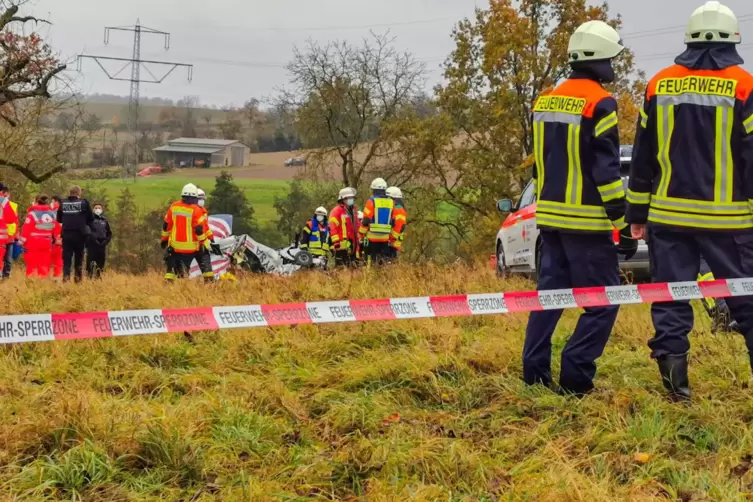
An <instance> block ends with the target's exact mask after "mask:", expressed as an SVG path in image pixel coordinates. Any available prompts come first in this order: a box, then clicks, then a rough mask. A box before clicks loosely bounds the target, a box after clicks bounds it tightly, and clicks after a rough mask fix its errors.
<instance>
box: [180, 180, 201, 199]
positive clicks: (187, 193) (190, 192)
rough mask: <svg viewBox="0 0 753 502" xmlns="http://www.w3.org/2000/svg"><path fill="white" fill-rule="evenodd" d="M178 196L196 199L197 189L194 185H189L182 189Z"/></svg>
mask: <svg viewBox="0 0 753 502" xmlns="http://www.w3.org/2000/svg"><path fill="white" fill-rule="evenodd" d="M180 195H181V196H182V197H198V196H199V189H198V188H196V185H194V184H193V183H189V184H187V185H185V186H184V187H183V191H182V192H181V194H180Z"/></svg>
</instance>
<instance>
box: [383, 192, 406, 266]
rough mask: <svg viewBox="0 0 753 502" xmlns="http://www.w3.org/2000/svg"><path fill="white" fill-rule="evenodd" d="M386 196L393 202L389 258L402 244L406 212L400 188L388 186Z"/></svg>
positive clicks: (395, 254) (392, 256)
mask: <svg viewBox="0 0 753 502" xmlns="http://www.w3.org/2000/svg"><path fill="white" fill-rule="evenodd" d="M387 197H389V198H390V199H392V200H393V201H394V202H395V210H394V211H393V212H392V233H391V234H390V258H393V259H395V258H397V254H398V253H399V252H400V248H401V247H402V246H403V237H404V236H405V226H406V225H407V224H408V213H407V211H406V210H405V203H404V202H403V191H402V190H400V189H399V188H398V187H388V188H387Z"/></svg>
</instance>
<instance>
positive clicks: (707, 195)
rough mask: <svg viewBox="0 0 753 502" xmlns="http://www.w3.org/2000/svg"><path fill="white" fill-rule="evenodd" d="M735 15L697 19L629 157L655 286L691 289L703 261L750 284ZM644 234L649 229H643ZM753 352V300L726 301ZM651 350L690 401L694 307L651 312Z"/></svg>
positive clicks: (699, 13) (748, 181) (750, 191)
mask: <svg viewBox="0 0 753 502" xmlns="http://www.w3.org/2000/svg"><path fill="white" fill-rule="evenodd" d="M739 42H740V34H739V29H738V22H737V19H736V18H735V15H734V13H733V12H732V11H731V10H730V9H729V8H727V7H725V6H724V5H721V4H720V3H719V2H707V3H706V4H705V5H703V6H702V7H699V8H698V9H696V10H695V12H693V14H692V15H691V17H690V21H689V23H688V28H687V31H686V35H685V43H686V44H687V48H686V50H685V52H683V53H682V54H681V55H679V56H678V57H677V58H676V59H675V63H676V64H675V65H673V66H670V67H668V68H666V69H664V70H662V71H660V72H659V73H658V74H657V75H656V76H655V77H654V78H652V79H651V81H650V82H649V84H648V88H647V90H646V99H645V102H644V104H643V109H642V110H641V116H640V118H639V127H638V132H637V134H636V139H635V146H634V149H633V162H632V166H631V169H630V185H629V190H628V203H629V204H628V211H627V221H628V222H629V223H631V229H632V235H633V237H635V238H643V237H645V236H646V234H647V235H648V238H649V239H648V245H649V259H650V261H651V276H652V279H653V280H654V281H657V282H672V281H693V280H696V278H697V277H698V272H699V268H700V262H701V256H703V258H705V259H706V261H707V262H708V265H709V268H710V269H711V271H712V272H713V274H714V276H716V277H717V278H718V279H728V278H738V277H751V276H752V275H753V214H752V213H751V205H752V204H753V178H752V177H751V174H753V98H751V92H752V91H753V76H751V75H750V74H749V73H748V72H747V71H745V70H743V69H742V68H741V67H740V66H739V65H741V64H742V63H743V60H742V58H740V56H739V55H738V53H737V50H736V48H735V44H738V43H739ZM647 225H648V226H647ZM727 304H728V305H729V308H730V311H731V312H732V316H733V317H734V319H735V320H736V321H737V322H738V323H739V327H740V330H741V331H742V333H743V335H744V336H745V340H746V345H747V347H748V351H749V352H751V351H753V297H750V296H746V297H732V298H728V299H727ZM651 316H652V318H653V321H654V328H655V330H656V333H655V336H654V338H652V339H651V340H650V341H649V343H648V345H649V347H650V348H651V357H652V358H653V359H655V360H656V361H657V362H658V366H659V371H660V373H661V377H662V381H663V383H664V386H665V388H666V389H667V391H669V397H670V398H671V399H673V400H687V399H690V385H689V382H688V352H689V350H690V343H689V341H688V333H689V332H690V330H691V329H692V328H693V310H692V307H691V306H690V303H689V302H687V301H683V302H669V303H666V302H665V303H655V304H653V306H652V308H651Z"/></svg>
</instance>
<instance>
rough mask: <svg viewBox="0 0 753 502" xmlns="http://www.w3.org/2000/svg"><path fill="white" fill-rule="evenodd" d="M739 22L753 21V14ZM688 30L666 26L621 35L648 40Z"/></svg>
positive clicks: (624, 38)
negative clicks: (647, 38) (648, 38)
mask: <svg viewBox="0 0 753 502" xmlns="http://www.w3.org/2000/svg"><path fill="white" fill-rule="evenodd" d="M737 20H738V21H739V22H741V23H744V22H748V21H753V13H751V14H744V15H742V16H738V18H737ZM686 28H687V25H684V24H682V25H675V26H665V27H663V28H652V29H649V30H640V31H633V32H627V33H621V34H620V35H621V36H622V39H623V40H626V39H636V38H646V37H654V36H659V35H668V34H670V33H678V32H682V31H685V30H686Z"/></svg>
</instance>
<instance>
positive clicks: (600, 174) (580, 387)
mask: <svg viewBox="0 0 753 502" xmlns="http://www.w3.org/2000/svg"><path fill="white" fill-rule="evenodd" d="M622 50H623V45H622V41H621V40H620V36H619V35H618V33H617V32H616V31H615V30H614V29H613V28H612V27H610V26H609V25H607V24H606V23H603V22H601V21H589V22H587V23H585V24H583V25H581V26H580V27H579V28H578V29H577V30H576V31H575V33H574V34H573V35H572V37H571V38H570V42H569V45H568V53H569V59H570V66H571V68H572V74H571V75H570V77H569V78H568V79H567V80H566V81H565V82H563V83H562V84H561V85H559V86H557V88H555V89H554V90H553V91H552V92H551V93H549V94H546V95H543V96H541V97H539V99H538V100H537V101H536V104H535V105H534V114H533V130H534V135H533V138H534V156H535V168H534V181H535V183H536V190H537V197H538V202H537V207H536V223H537V225H538V227H539V229H540V230H541V233H540V236H541V255H540V257H541V265H540V269H539V280H538V286H537V287H538V289H539V290H547V289H564V288H572V287H590V286H613V285H618V284H619V282H620V276H619V265H618V261H617V253H618V248H617V247H616V246H615V245H614V240H613V237H612V235H613V229H614V227H617V228H618V229H620V231H621V232H622V233H621V235H622V239H621V242H622V243H623V247H622V250H623V251H624V252H625V253H626V254H630V253H633V254H634V253H635V249H637V242H636V241H634V240H632V239H630V238H629V235H628V234H629V231H628V227H627V224H626V223H625V189H624V187H623V184H622V179H621V178H620V139H619V133H618V130H617V101H616V100H615V99H614V97H613V96H611V95H610V94H609V93H608V92H607V91H606V90H604V88H603V87H602V84H603V83H608V82H611V81H613V80H614V70H613V69H612V59H613V58H615V57H616V56H618V55H619V54H620V53H621V52H622ZM617 310H618V307H617V306H611V307H599V308H586V309H585V312H584V313H583V314H582V315H581V317H580V319H579V321H578V325H577V326H576V328H575V331H574V332H573V334H572V336H571V337H570V339H569V340H568V342H567V345H566V346H565V349H564V350H563V352H562V371H561V374H560V380H559V382H560V390H561V391H562V392H563V393H567V394H575V395H583V394H585V393H587V392H589V391H590V390H592V389H593V387H594V385H593V377H594V375H595V373H596V364H595V361H596V359H597V358H598V357H599V356H601V354H602V352H603V351H604V347H605V346H606V344H607V341H608V339H609V335H610V333H611V331H612V327H613V326H614V322H615V319H616V317H617ZM561 316H562V310H546V311H541V312H533V313H532V314H531V316H530V318H529V320H528V327H527V329H526V339H525V346H524V349H523V378H524V380H525V382H526V383H527V384H529V385H533V384H537V383H540V384H544V385H546V386H551V384H552V376H551V357H552V334H553V333H554V330H555V328H556V326H557V323H558V322H559V319H560V317H561Z"/></svg>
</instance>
